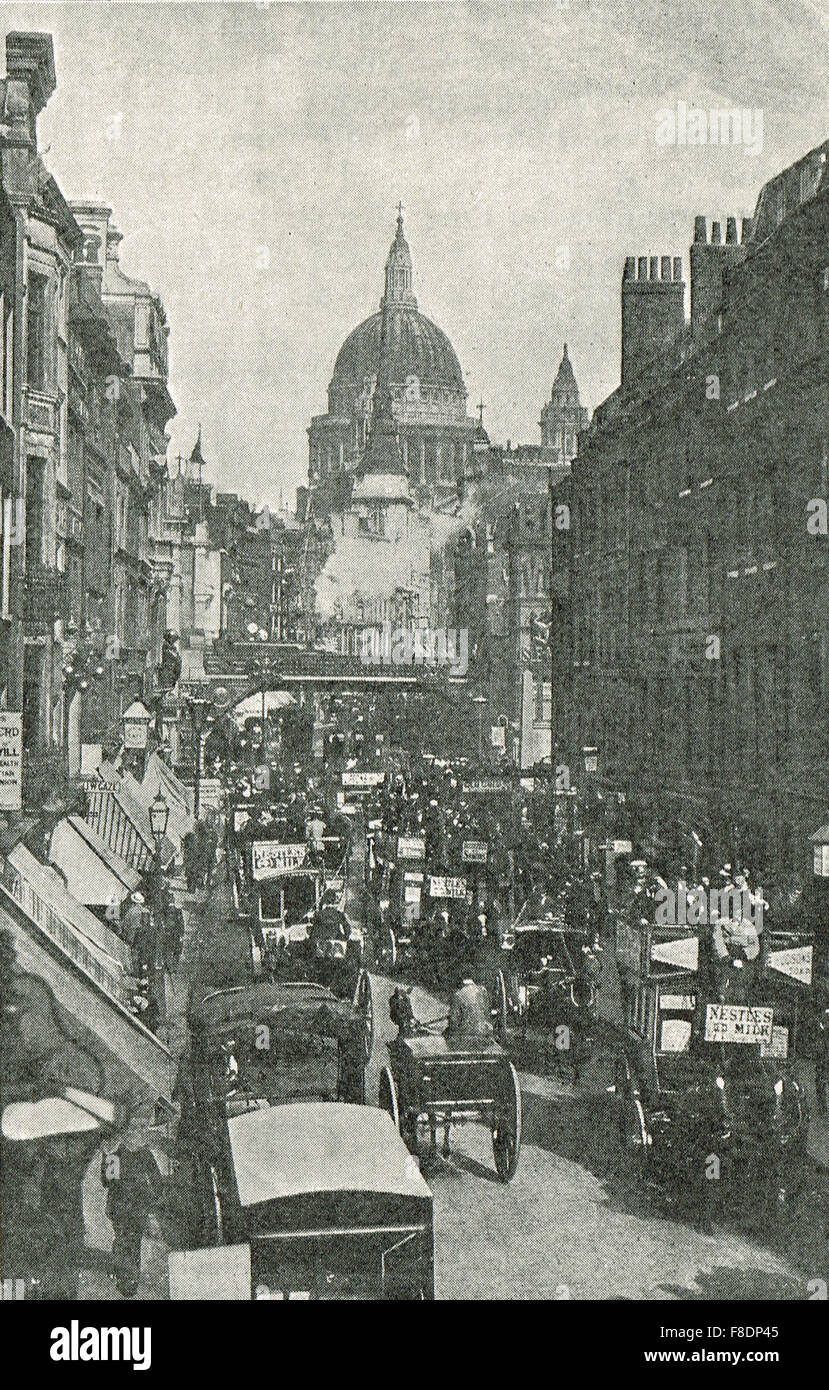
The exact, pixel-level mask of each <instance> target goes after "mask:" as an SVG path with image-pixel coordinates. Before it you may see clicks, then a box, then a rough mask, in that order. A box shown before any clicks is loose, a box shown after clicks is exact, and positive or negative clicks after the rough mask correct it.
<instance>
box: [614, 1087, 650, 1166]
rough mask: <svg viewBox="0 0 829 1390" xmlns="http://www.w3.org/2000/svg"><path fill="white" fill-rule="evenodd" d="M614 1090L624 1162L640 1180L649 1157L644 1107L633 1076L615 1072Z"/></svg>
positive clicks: (648, 1135) (648, 1134) (648, 1137)
mask: <svg viewBox="0 0 829 1390" xmlns="http://www.w3.org/2000/svg"><path fill="white" fill-rule="evenodd" d="M617 1077H618V1079H617V1082H616V1091H617V1095H618V1096H619V1099H620V1101H621V1112H620V1116H619V1124H620V1127H621V1131H622V1143H623V1145H624V1154H625V1162H626V1165H627V1166H628V1168H629V1170H630V1171H631V1172H632V1174H633V1177H634V1179H635V1180H636V1181H637V1182H641V1181H642V1180H643V1179H644V1177H645V1175H646V1173H647V1170H648V1165H649V1160H650V1157H651V1134H650V1129H649V1127H648V1120H647V1115H646V1114H645V1107H644V1105H643V1104H642V1097H641V1095H640V1094H639V1088H638V1087H637V1085H636V1083H635V1081H634V1080H633V1078H632V1077H631V1076H630V1075H629V1074H628V1073H627V1071H626V1072H625V1074H624V1075H620V1074H619V1073H617Z"/></svg>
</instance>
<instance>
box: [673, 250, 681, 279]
mask: <svg viewBox="0 0 829 1390" xmlns="http://www.w3.org/2000/svg"><path fill="white" fill-rule="evenodd" d="M681 281H682V257H681V256H674V284H677V285H678V284H680V283H681Z"/></svg>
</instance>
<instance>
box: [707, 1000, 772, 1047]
mask: <svg viewBox="0 0 829 1390" xmlns="http://www.w3.org/2000/svg"><path fill="white" fill-rule="evenodd" d="M773 1021H774V1009H771V1008H766V1007H765V1006H762V1005H761V1006H759V1007H757V1008H752V1007H751V1005H749V1004H709V1005H708V1007H707V1008H706V1010H705V1041H706V1042H717V1043H720V1042H722V1043H766V1044H768V1045H769V1046H771V1045H772V1023H773Z"/></svg>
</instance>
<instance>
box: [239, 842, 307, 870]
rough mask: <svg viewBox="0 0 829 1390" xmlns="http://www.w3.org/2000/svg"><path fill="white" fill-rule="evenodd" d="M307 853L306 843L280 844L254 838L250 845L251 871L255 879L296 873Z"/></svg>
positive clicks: (303, 862)
mask: <svg viewBox="0 0 829 1390" xmlns="http://www.w3.org/2000/svg"><path fill="white" fill-rule="evenodd" d="M307 854H308V846H307V845H303V844H296V845H281V844H278V843H276V842H275V841H273V840H254V842H253V844H252V845H251V872H252V874H253V877H254V878H255V879H263V878H276V877H278V876H279V875H280V874H291V873H296V872H297V870H298V869H301V868H302V867H303V865H304V864H305V859H306V856H307Z"/></svg>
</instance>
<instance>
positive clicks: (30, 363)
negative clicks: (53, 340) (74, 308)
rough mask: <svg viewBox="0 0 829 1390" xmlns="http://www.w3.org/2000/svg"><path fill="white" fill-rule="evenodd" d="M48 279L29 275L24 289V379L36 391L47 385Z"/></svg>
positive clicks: (42, 389)
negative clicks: (25, 314) (25, 289)
mask: <svg viewBox="0 0 829 1390" xmlns="http://www.w3.org/2000/svg"><path fill="white" fill-rule="evenodd" d="M47 289H48V281H47V279H46V276H45V275H35V274H30V275H29V284H28V288H27V291H26V305H27V316H26V327H27V336H26V380H27V382H28V384H29V386H30V387H34V389H35V390H36V391H45V389H46V387H47V385H48V374H49V368H48V346H49V345H48V321H47V320H48V303H47Z"/></svg>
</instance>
